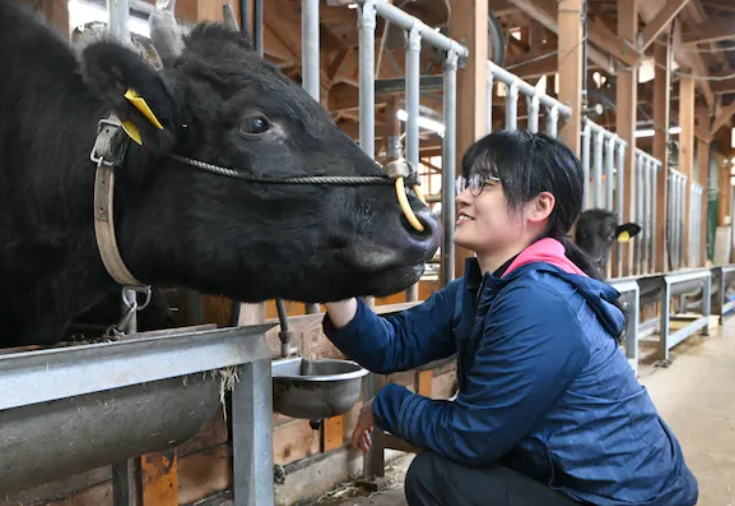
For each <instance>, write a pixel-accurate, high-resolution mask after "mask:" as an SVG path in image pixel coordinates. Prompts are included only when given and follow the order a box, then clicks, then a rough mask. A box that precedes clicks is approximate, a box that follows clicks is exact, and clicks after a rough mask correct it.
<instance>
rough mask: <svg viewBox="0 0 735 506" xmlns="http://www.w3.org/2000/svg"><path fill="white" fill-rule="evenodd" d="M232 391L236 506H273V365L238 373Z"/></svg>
mask: <svg viewBox="0 0 735 506" xmlns="http://www.w3.org/2000/svg"><path fill="white" fill-rule="evenodd" d="M237 376H238V381H237V382H236V383H235V386H234V388H233V389H232V426H233V428H234V430H233V434H232V453H233V460H232V476H233V480H232V481H233V487H234V493H235V506H272V505H273V504H275V496H274V492H273V401H272V395H273V393H272V392H273V387H272V384H271V361H270V359H269V360H259V361H256V362H252V363H250V364H245V365H243V366H241V367H239V369H238V375H237Z"/></svg>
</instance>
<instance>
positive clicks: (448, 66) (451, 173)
mask: <svg viewBox="0 0 735 506" xmlns="http://www.w3.org/2000/svg"><path fill="white" fill-rule="evenodd" d="M457 60H458V57H457V53H455V52H454V51H449V53H447V60H446V63H445V64H444V95H443V101H444V111H443V112H444V138H443V139H442V160H443V162H442V167H443V170H442V190H441V193H442V228H443V231H444V233H443V234H442V245H441V259H442V262H441V282H442V286H447V283H449V282H450V281H452V280H453V279H454V276H455V272H454V271H455V269H454V261H455V260H454V259H455V256H454V242H453V241H452V235H453V234H452V231H453V230H454V220H455V208H454V206H455V196H456V195H455V191H456V190H455V186H454V181H455V177H456V170H457V169H456V162H457V139H456V135H457Z"/></svg>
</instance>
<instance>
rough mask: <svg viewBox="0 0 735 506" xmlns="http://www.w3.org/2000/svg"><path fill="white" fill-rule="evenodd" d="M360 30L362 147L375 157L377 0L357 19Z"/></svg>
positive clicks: (365, 6) (364, 7) (365, 7)
mask: <svg viewBox="0 0 735 506" xmlns="http://www.w3.org/2000/svg"><path fill="white" fill-rule="evenodd" d="M357 24H358V29H359V31H360V40H359V51H360V147H361V148H362V149H363V151H365V152H366V153H367V154H368V155H369V156H370V158H375V83H374V81H375V69H374V67H375V26H376V25H377V20H376V10H375V2H374V1H373V0H367V1H366V2H365V3H364V4H363V5H362V9H361V10H360V15H359V16H358V20H357Z"/></svg>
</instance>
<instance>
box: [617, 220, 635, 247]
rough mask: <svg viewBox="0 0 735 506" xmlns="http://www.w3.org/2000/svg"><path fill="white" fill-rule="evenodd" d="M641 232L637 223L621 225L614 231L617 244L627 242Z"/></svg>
mask: <svg viewBox="0 0 735 506" xmlns="http://www.w3.org/2000/svg"><path fill="white" fill-rule="evenodd" d="M640 232H641V227H640V225H638V224H637V223H632V222H630V223H623V224H622V225H618V227H617V228H616V229H615V238H616V239H617V241H618V242H628V241H629V240H630V239H632V238H633V237H635V236H637V235H638V234H639V233H640Z"/></svg>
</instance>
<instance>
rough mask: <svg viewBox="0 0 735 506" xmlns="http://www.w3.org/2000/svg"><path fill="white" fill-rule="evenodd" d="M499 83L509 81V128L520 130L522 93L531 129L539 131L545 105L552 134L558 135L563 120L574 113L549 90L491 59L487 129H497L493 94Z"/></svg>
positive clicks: (507, 121)
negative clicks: (546, 91)
mask: <svg viewBox="0 0 735 506" xmlns="http://www.w3.org/2000/svg"><path fill="white" fill-rule="evenodd" d="M496 82H501V83H503V84H505V86H506V90H507V94H506V96H505V128H506V129H507V130H517V129H518V96H519V95H523V96H524V97H526V104H527V110H528V127H527V128H528V130H530V131H531V132H534V133H536V132H538V131H539V117H540V116H542V114H541V112H542V111H541V108H542V107H543V112H544V114H543V116H545V118H546V133H547V134H549V135H551V136H552V137H556V135H557V131H558V130H559V120H560V118H564V119H565V120H568V119H569V118H570V117H571V115H572V110H571V109H570V108H569V107H568V106H566V105H564V104H562V103H561V102H559V101H558V100H556V99H555V98H553V97H550V96H549V95H547V94H546V93H544V92H542V91H539V90H538V89H537V88H535V87H534V86H532V85H531V84H529V83H527V82H526V81H524V80H523V79H521V78H520V77H518V76H517V75H515V74H513V73H511V72H508V71H507V70H505V69H504V68H502V67H498V66H497V65H495V64H494V63H493V62H491V61H489V60H488V62H487V131H488V133H490V132H492V130H493V95H494V89H495V88H494V87H495V83H496Z"/></svg>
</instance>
